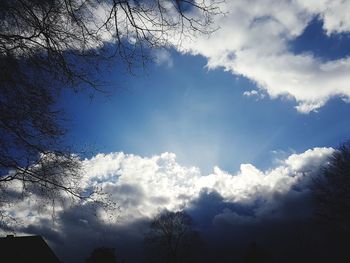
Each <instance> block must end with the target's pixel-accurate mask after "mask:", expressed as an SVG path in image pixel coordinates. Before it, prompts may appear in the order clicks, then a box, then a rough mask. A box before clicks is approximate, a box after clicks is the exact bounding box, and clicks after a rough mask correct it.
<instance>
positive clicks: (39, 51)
mask: <svg viewBox="0 0 350 263" xmlns="http://www.w3.org/2000/svg"><path fill="white" fill-rule="evenodd" d="M216 13H219V10H218V6H217V3H215V1H209V0H208V1H207V0H197V1H192V0H133V1H132V0H2V1H0V68H1V71H0V190H1V192H0V206H1V205H5V204H7V203H8V202H10V201H9V198H7V196H6V193H7V191H6V190H5V189H6V187H8V185H9V184H12V183H13V182H15V183H20V184H21V185H22V191H23V193H24V194H25V193H31V192H33V191H34V192H35V193H36V194H38V193H40V195H41V196H42V197H43V198H44V199H50V200H53V201H54V200H55V199H56V198H60V197H62V196H64V195H67V194H68V195H70V196H72V197H73V198H77V199H86V198H89V197H91V193H92V192H93V191H92V190H91V189H90V190H89V191H84V189H81V187H80V185H79V180H80V176H81V173H80V165H81V163H80V160H79V157H78V156H76V155H73V154H72V151H71V148H70V147H68V146H66V145H64V143H63V142H62V141H63V136H64V135H65V133H66V130H65V129H64V127H65V126H64V118H63V117H62V112H61V110H60V109H57V107H56V106H55V103H56V100H57V98H58V96H59V95H60V92H61V91H62V89H64V88H72V89H74V90H75V91H80V90H81V89H83V88H87V87H90V88H92V90H96V91H101V90H102V84H103V82H102V81H100V80H99V79H98V77H96V76H98V74H97V73H98V70H99V65H100V63H101V62H103V61H106V60H108V59H110V58H115V59H117V60H118V61H121V62H123V63H125V65H126V68H127V69H129V70H130V69H131V68H132V65H134V64H135V63H141V64H143V63H144V62H145V58H146V56H147V54H148V50H149V48H152V47H159V46H171V45H176V44H178V43H179V42H181V40H182V39H183V38H184V37H190V36H193V35H195V34H196V33H209V32H210V30H211V29H208V28H209V27H208V25H210V23H211V17H212V16H213V15H215V14H216ZM175 36H177V37H178V39H174V37H175ZM87 193H88V194H87ZM1 211H2V209H1V208H0V212H1ZM0 214H1V213H0Z"/></svg>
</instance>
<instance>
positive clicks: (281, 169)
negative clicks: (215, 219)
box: [7, 148, 334, 227]
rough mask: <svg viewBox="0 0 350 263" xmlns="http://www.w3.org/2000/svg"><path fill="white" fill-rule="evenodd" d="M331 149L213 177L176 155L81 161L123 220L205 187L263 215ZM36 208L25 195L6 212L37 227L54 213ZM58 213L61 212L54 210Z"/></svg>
mask: <svg viewBox="0 0 350 263" xmlns="http://www.w3.org/2000/svg"><path fill="white" fill-rule="evenodd" d="M333 151H334V150H333V149H332V148H314V149H310V150H307V151H305V152H304V153H301V154H292V155H290V156H289V157H288V158H287V159H286V160H284V161H281V162H280V165H279V166H277V167H275V168H273V169H269V170H266V171H262V170H259V169H258V168H256V167H255V166H253V165H252V164H242V165H241V167H240V170H239V171H238V172H237V173H235V174H230V173H228V172H225V171H223V170H221V169H220V168H218V167H215V168H214V171H213V173H211V174H209V175H202V174H201V172H200V170H199V169H198V168H196V167H184V166H182V165H180V164H179V163H177V162H176V156H175V154H172V153H163V154H161V155H157V156H153V157H140V156H137V155H132V154H124V153H110V154H98V155H96V156H95V157H93V158H91V159H86V160H84V161H83V165H84V168H85V171H86V172H85V176H84V177H85V181H84V184H86V186H88V185H95V186H100V187H101V188H102V189H103V190H104V191H106V192H108V193H110V194H111V198H112V200H113V201H115V202H117V203H118V204H119V205H120V207H121V211H120V214H118V216H119V224H129V223H131V222H133V221H135V220H138V219H142V218H148V217H151V216H154V215H155V214H156V213H158V212H159V211H161V210H163V209H165V208H166V209H169V210H176V209H181V208H188V207H190V206H191V204H192V202H193V201H195V200H196V199H197V198H199V197H200V195H201V194H202V193H203V191H205V192H207V193H210V192H217V193H218V194H220V195H221V196H222V197H223V199H224V201H226V202H231V203H237V204H242V205H248V206H251V205H253V204H254V203H255V202H256V201H257V200H260V201H261V202H262V204H264V205H261V206H259V207H258V208H256V209H255V210H256V215H257V216H259V215H261V216H262V215H265V214H267V213H268V212H269V211H270V210H271V209H272V208H271V207H278V206H279V203H280V200H281V199H280V198H277V199H276V196H285V195H287V194H288V193H289V192H290V190H291V188H292V187H294V186H296V185H299V186H302V185H303V184H302V181H303V180H304V179H307V178H308V177H310V175H312V174H313V173H314V172H315V171H317V170H318V169H319V167H320V165H322V164H323V163H324V162H325V160H326V158H327V157H328V156H329V155H330V154H332V152H333ZM38 206H40V203H36V202H35V201H33V200H32V199H31V198H26V199H24V200H22V201H19V202H17V203H16V205H15V206H12V207H9V208H8V210H7V211H8V213H10V214H12V215H13V216H15V217H17V218H19V219H20V220H21V223H22V226H26V225H36V224H39V222H41V221H42V220H47V219H50V217H51V215H52V211H49V210H42V211H40V213H37V212H35V211H37V208H38ZM87 207H88V208H89V209H91V207H90V206H87ZM65 209H68V208H67V207H66V208H65ZM80 210H81V209H80ZM80 210H79V211H80ZM59 211H63V210H57V211H56V212H59ZM117 213H118V212H117ZM83 214H84V213H81V212H79V215H78V214H77V215H76V216H75V217H76V218H77V220H79V222H84V224H85V225H89V223H90V222H88V220H89V218H84V216H83ZM99 216H100V217H101V218H100V219H102V221H103V219H106V218H104V217H105V216H107V215H105V214H103V213H99ZM219 217H222V218H226V219H227V218H231V219H232V220H235V221H236V220H241V219H242V220H243V219H244V218H245V217H244V218H242V217H240V216H238V215H236V214H235V212H233V214H232V213H231V212H230V213H228V212H227V213H225V215H223V216H219ZM254 220H255V219H254ZM56 227H59V225H57V226H56Z"/></svg>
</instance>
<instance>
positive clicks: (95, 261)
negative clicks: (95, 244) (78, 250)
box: [85, 247, 117, 263]
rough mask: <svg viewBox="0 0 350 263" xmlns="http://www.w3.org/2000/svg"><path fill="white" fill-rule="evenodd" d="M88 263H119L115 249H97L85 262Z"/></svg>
mask: <svg viewBox="0 0 350 263" xmlns="http://www.w3.org/2000/svg"><path fill="white" fill-rule="evenodd" d="M85 262H86V263H117V259H116V257H115V250H114V248H107V247H99V248H95V249H94V250H93V251H92V252H91V255H90V256H89V257H88V258H87V259H86V260H85Z"/></svg>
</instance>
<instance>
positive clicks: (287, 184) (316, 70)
mask: <svg viewBox="0 0 350 263" xmlns="http://www.w3.org/2000/svg"><path fill="white" fill-rule="evenodd" d="M226 2H227V3H226V4H223V6H222V10H223V12H224V13H225V12H227V14H226V15H225V16H218V17H216V18H215V19H214V25H217V26H218V27H219V30H217V31H215V32H214V33H213V34H211V35H210V36H207V35H206V36H199V37H197V38H195V39H193V40H192V41H188V40H184V42H183V43H182V45H181V46H175V47H172V48H167V49H158V50H153V51H152V56H153V57H154V61H153V62H150V63H148V64H147V66H146V68H145V69H144V70H141V71H137V74H136V75H132V76H131V75H128V74H124V73H121V72H122V70H120V67H119V66H118V65H115V66H112V67H111V68H109V69H108V70H107V69H106V70H105V71H103V72H102V73H101V76H100V77H101V78H102V79H103V80H104V81H106V82H107V83H109V85H111V87H112V90H113V91H112V93H111V94H110V96H104V95H101V94H96V96H95V97H94V98H93V99H90V98H89V97H88V96H86V94H73V92H71V91H65V92H64V93H63V94H62V96H61V98H60V101H59V102H58V107H60V108H62V109H64V110H65V114H66V116H67V119H69V120H68V127H69V131H68V134H67V135H66V138H65V140H66V143H67V144H72V143H74V145H75V149H76V151H77V152H79V151H80V150H81V149H88V151H87V152H86V153H85V154H83V156H82V159H83V164H84V178H85V179H84V180H83V181H82V185H84V186H91V185H94V186H100V187H102V189H104V190H105V191H107V192H108V193H109V194H111V196H112V199H113V200H114V201H116V202H117V203H118V204H119V205H120V211H119V212H116V213H118V220H117V222H114V221H113V222H112V223H111V222H109V221H108V216H107V215H105V214H104V213H103V212H102V211H99V210H96V208H95V207H92V206H89V204H86V205H84V206H79V207H76V206H72V207H64V208H61V209H59V210H58V212H57V214H58V219H57V221H56V223H52V222H51V219H50V216H51V213H50V211H42V212H41V213H38V214H37V213H34V212H33V211H34V210H33V209H32V208H33V207H35V206H37V204H36V203H35V202H34V201H32V200H30V199H25V200H23V201H21V202H20V203H18V204H17V206H16V207H12V208H9V209H10V210H9V213H11V214H13V215H17V216H19V217H21V218H22V220H23V222H24V223H23V225H22V227H21V228H20V229H18V231H22V232H23V233H29V234H30V233H41V234H42V235H43V236H44V237H45V238H46V239H47V240H48V241H49V243H50V244H51V246H52V247H54V248H55V250H56V251H57V253H58V254H59V255H60V256H62V257H64V258H65V262H79V258H80V259H81V255H87V254H88V252H89V250H91V249H92V248H93V247H94V246H95V245H96V244H100V243H103V244H106V245H109V246H114V247H117V251H124V252H121V254H122V257H125V258H129V259H130V262H139V258H137V256H135V255H134V253H133V252H132V251H139V252H140V253H143V252H142V251H143V248H142V240H143V232H142V231H143V230H142V229H144V226H145V225H147V222H149V221H148V220H149V219H150V218H152V217H153V216H154V215H156V214H157V213H159V212H160V211H162V210H163V209H168V210H171V211H176V210H179V209H185V210H186V211H187V212H188V213H189V214H190V215H191V216H192V217H193V219H194V221H195V222H196V226H197V228H198V229H199V230H200V231H201V232H202V234H203V236H204V237H206V238H207V239H208V240H214V241H217V242H218V243H217V244H224V243H225V242H226V241H227V240H229V241H230V242H232V243H235V242H238V240H239V241H240V242H241V245H242V244H244V245H246V244H248V243H249V242H251V241H253V240H258V241H259V240H260V239H262V236H264V237H266V233H267V232H268V231H270V230H271V231H270V232H271V233H274V234H276V233H279V232H281V233H283V234H281V235H282V236H283V235H286V236H288V235H290V234H291V233H290V232H288V231H290V229H288V227H286V225H288V224H289V226H290V224H292V223H291V222H293V224H292V225H293V227H294V226H295V227H297V226H299V225H298V223H296V222H304V221H303V220H305V219H306V218H308V217H309V216H310V213H311V212H310V211H311V208H310V207H311V204H310V198H311V197H310V196H311V190H310V181H311V179H312V178H313V177H315V176H317V175H318V174H319V171H320V167H321V166H322V165H324V164H325V163H326V162H327V158H328V157H329V156H330V155H331V154H332V153H333V152H334V151H335V149H336V148H337V147H338V146H339V145H340V144H341V143H343V142H345V141H346V140H348V139H349V134H350V119H349V118H348V116H350V105H349V102H350V87H349V86H348V85H349V83H350V74H349V72H350V58H349V55H350V20H349V19H348V18H347V14H348V13H349V12H350V2H347V1H340V0H339V1H338V0H334V1H327V0H322V1H302V0H300V1H299V0H295V1H287V0H283V1H276V0H263V1H261V0H260V1H255V0H249V1H243V0H242V1H226ZM96 213H97V214H98V216H97V217H94V216H92V215H91V214H96ZM48 222H50V223H48ZM302 226H305V224H304V223H303V224H302ZM281 230H282V231H281ZM264 231H266V232H264ZM223 233H224V234H223ZM232 233H234V235H233V234H232ZM264 233H265V234H264ZM232 236H235V238H234V237H232ZM267 239H268V240H269V242H272V243H273V242H275V243H276V240H278V239H276V238H275V239H274V238H273V237H269V238H267ZM267 239H266V240H267ZM68 240H71V241H72V242H73V243H74V245H71V246H70V247H69V246H67V242H68ZM266 240H265V241H261V242H262V243H264V242H265V243H266V244H267V243H268V242H267V241H266ZM214 241H213V243H215V242H214ZM220 242H221V243H220ZM277 243H278V242H277ZM218 246H219V245H218ZM242 246H243V245H242ZM221 247H224V246H223V245H222V246H221ZM272 247H275V248H276V244H275V245H274V246H272ZM276 251H277V249H276ZM282 251H283V250H282ZM289 252H290V251H289ZM222 253H225V252H222ZM276 253H278V252H276ZM279 253H281V252H279ZM325 253H326V252H325ZM322 255H323V254H322ZM237 257H239V253H238V254H237ZM128 262H129V261H128Z"/></svg>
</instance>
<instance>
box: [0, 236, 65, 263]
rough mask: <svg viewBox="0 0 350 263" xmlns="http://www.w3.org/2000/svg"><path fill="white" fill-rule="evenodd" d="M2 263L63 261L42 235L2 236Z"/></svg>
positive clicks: (49, 262) (0, 248) (0, 250)
mask: <svg viewBox="0 0 350 263" xmlns="http://www.w3.org/2000/svg"><path fill="white" fill-rule="evenodd" d="M0 257H1V259H0V262H1V263H7V262H8V263H24V262H33V263H34V262H35V263H40V262H43V263H61V262H60V260H59V259H58V257H57V256H56V255H55V253H54V252H53V251H52V250H51V248H50V247H49V246H48V244H47V243H46V242H45V240H44V239H43V238H42V237H41V236H20V237H15V236H13V235H8V236H7V237H3V238H0Z"/></svg>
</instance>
